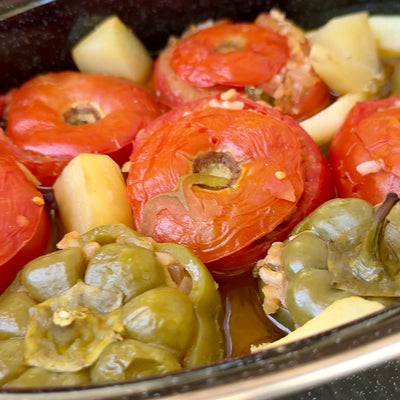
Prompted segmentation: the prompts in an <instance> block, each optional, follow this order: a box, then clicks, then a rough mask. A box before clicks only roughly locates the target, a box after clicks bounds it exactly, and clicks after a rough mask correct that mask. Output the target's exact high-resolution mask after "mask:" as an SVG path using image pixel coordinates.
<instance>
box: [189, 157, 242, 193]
mask: <svg viewBox="0 0 400 400" xmlns="http://www.w3.org/2000/svg"><path fill="white" fill-rule="evenodd" d="M192 172H193V173H199V174H205V175H213V176H219V177H221V178H226V179H227V184H226V185H224V186H218V187H213V186H208V185H204V184H199V185H198V186H199V187H203V188H206V189H209V190H221V189H225V188H227V187H230V186H233V185H234V184H235V183H236V182H237V181H238V180H239V178H240V176H241V174H242V170H241V168H240V166H239V164H238V162H237V161H236V159H235V158H234V156H233V155H232V154H231V153H230V152H221V151H207V152H204V153H200V154H199V155H197V157H196V158H195V159H194V160H193V164H192Z"/></svg>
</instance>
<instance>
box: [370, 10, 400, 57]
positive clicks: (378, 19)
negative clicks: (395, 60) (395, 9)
mask: <svg viewBox="0 0 400 400" xmlns="http://www.w3.org/2000/svg"><path fill="white" fill-rule="evenodd" d="M369 25H370V27H371V31H372V34H373V36H374V39H375V42H376V47H377V49H378V52H379V54H381V56H384V57H398V56H400V16H399V15H371V16H370V17H369Z"/></svg>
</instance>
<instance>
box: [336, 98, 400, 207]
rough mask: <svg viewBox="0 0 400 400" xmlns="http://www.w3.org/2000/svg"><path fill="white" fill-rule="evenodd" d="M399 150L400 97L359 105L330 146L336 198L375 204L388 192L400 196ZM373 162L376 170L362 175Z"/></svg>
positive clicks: (365, 102)
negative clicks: (349, 198)
mask: <svg viewBox="0 0 400 400" xmlns="http://www.w3.org/2000/svg"><path fill="white" fill-rule="evenodd" d="M399 151H400V97H397V96H394V97H390V98H387V99H380V100H376V99H374V100H367V101H363V102H359V103H357V104H356V105H355V106H354V107H353V108H352V110H351V111H350V113H349V114H348V116H347V118H346V120H345V122H344V123H343V125H342V127H341V128H340V130H339V131H338V132H337V133H336V135H335V136H334V138H333V140H332V143H331V145H330V147H329V152H328V160H329V162H330V164H331V166H332V171H333V176H334V181H335V186H336V191H337V195H338V196H339V197H356V198H361V199H364V200H366V201H368V202H370V203H371V204H372V205H376V204H378V203H381V202H382V201H383V200H384V199H385V197H386V194H387V193H389V192H395V193H398V194H400V158H399V157H398V154H399ZM371 161H372V162H373V165H374V166H375V167H376V169H375V170H370V172H369V173H365V172H363V173H360V172H359V170H360V171H361V169H360V165H361V166H362V164H363V163H364V162H371ZM364 165H365V164H364ZM357 168H358V169H359V170H357Z"/></svg>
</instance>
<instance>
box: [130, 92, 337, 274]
mask: <svg viewBox="0 0 400 400" xmlns="http://www.w3.org/2000/svg"><path fill="white" fill-rule="evenodd" d="M136 146H137V147H135V149H134V151H133V153H132V156H131V159H130V170H129V176H128V179H127V190H128V199H129V202H130V204H131V206H132V210H133V214H134V219H135V224H136V229H138V230H139V231H141V232H142V233H143V234H145V235H148V236H151V237H153V238H154V239H155V240H157V241H168V242H176V243H179V244H182V245H184V246H186V247H188V248H190V249H191V250H192V251H193V252H194V253H195V254H196V255H197V256H198V257H199V258H200V259H201V260H202V261H203V262H204V263H206V264H207V265H208V266H209V268H210V269H211V270H212V271H213V272H215V273H221V274H223V275H226V274H234V273H239V272H242V271H243V270H245V269H249V268H251V266H253V263H254V262H255V261H257V260H258V259H259V258H260V257H262V256H263V255H264V253H265V252H266V251H267V249H268V247H269V243H270V241H271V239H274V238H275V235H279V237H281V236H282V235H283V236H285V235H286V234H288V233H289V232H290V229H291V228H292V227H293V226H294V225H295V224H296V223H297V222H299V221H300V219H302V218H303V217H304V216H305V215H306V214H307V213H309V212H310V211H312V210H313V209H314V208H315V207H316V206H317V205H319V204H321V203H322V202H324V201H325V200H327V199H329V198H331V197H332V196H333V184H332V180H331V176H330V169H329V167H328V165H327V162H326V161H325V159H324V158H323V156H322V154H321V153H320V151H319V149H318V148H317V146H316V145H315V143H314V142H313V141H312V139H311V138H310V137H309V136H308V135H307V133H306V132H305V131H304V130H303V129H302V128H301V127H300V126H299V124H298V123H297V122H296V121H295V120H294V119H293V118H291V117H289V116H285V115H283V114H282V113H281V112H280V111H279V110H277V109H274V108H271V107H267V106H264V105H261V104H259V103H256V102H254V101H252V100H250V99H248V98H246V97H242V96H240V95H239V94H237V93H236V91H234V90H230V91H228V92H225V93H223V94H222V95H214V96H210V97H204V98H202V99H200V100H197V101H195V102H192V103H187V104H185V105H183V106H180V107H177V108H175V109H174V110H172V111H170V112H169V113H166V114H164V115H163V116H161V117H159V118H157V119H156V120H154V121H153V122H152V123H150V124H149V125H148V127H147V128H145V129H144V130H143V131H142V132H141V133H140V134H139V135H138V136H137V139H136Z"/></svg>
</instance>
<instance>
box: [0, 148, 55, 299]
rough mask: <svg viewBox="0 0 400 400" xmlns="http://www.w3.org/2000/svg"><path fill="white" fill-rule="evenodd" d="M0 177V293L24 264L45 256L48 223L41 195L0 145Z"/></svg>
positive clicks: (48, 233) (48, 229) (48, 230)
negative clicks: (0, 247)
mask: <svg viewBox="0 0 400 400" xmlns="http://www.w3.org/2000/svg"><path fill="white" fill-rule="evenodd" d="M0 174H1V184H0V199H1V201H0V211H1V214H2V220H1V223H0V235H1V239H2V240H1V241H2V249H1V251H0V293H1V292H3V291H4V290H5V289H6V288H7V287H8V286H9V284H10V283H11V282H12V281H13V279H14V278H15V276H16V274H17V272H18V271H19V270H20V269H21V268H22V267H23V266H24V265H25V264H26V263H27V262H28V261H30V260H32V259H34V258H36V257H38V256H40V255H42V254H44V253H45V251H46V249H47V246H48V243H49V238H50V221H49V216H48V214H47V211H46V208H45V205H44V200H43V196H42V195H41V193H40V192H39V191H38V190H37V189H36V187H35V186H34V185H33V183H32V182H31V181H29V180H28V178H27V177H26V175H25V173H24V172H22V170H21V169H20V168H19V166H18V164H17V162H16V161H15V159H14V157H13V156H12V155H11V154H10V153H9V152H8V151H7V149H5V148H4V146H2V145H0ZM42 202H43V204H42Z"/></svg>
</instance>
